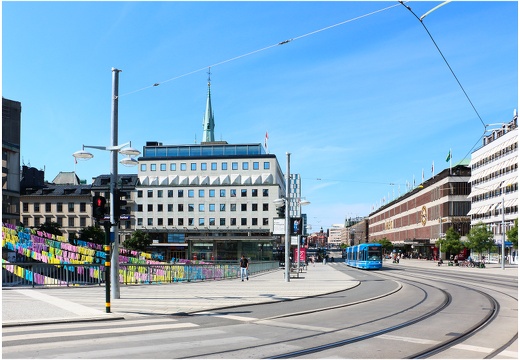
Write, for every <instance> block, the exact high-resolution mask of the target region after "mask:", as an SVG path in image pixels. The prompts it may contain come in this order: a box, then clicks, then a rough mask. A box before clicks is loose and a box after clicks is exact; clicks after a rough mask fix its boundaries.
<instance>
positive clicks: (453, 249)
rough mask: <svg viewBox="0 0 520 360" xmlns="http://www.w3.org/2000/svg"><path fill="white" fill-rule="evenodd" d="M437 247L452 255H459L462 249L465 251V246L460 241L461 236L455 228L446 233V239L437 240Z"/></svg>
mask: <svg viewBox="0 0 520 360" xmlns="http://www.w3.org/2000/svg"><path fill="white" fill-rule="evenodd" d="M435 245H436V246H437V247H438V248H439V249H440V251H441V252H443V253H448V254H450V255H457V254H458V253H460V251H461V250H462V249H464V244H463V243H462V241H461V240H460V234H459V233H458V232H456V231H455V229H454V228H453V227H450V228H449V229H448V231H446V237H445V238H444V239H439V240H437V243H436V244H435Z"/></svg>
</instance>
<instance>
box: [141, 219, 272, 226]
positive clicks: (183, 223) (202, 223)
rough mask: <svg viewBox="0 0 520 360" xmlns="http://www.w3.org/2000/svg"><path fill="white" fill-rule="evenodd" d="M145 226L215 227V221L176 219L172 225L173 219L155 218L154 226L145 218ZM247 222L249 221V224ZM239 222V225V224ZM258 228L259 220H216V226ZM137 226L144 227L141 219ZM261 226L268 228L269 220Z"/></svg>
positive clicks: (264, 221)
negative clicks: (175, 222)
mask: <svg viewBox="0 0 520 360" xmlns="http://www.w3.org/2000/svg"><path fill="white" fill-rule="evenodd" d="M146 220H147V222H146V226H165V225H167V226H216V225H217V219H216V218H209V219H206V218H198V219H197V220H198V222H197V223H195V218H187V219H185V218H178V219H177V224H174V219H173V218H168V219H167V222H166V221H164V219H163V218H157V219H156V220H157V223H156V224H154V218H147V219H146ZM248 220H251V222H250V223H249V222H248ZM239 222H240V223H239ZM228 224H229V226H249V225H250V226H258V225H259V219H258V218H251V219H248V218H240V219H237V218H229V219H226V218H219V219H218V226H228ZM137 226H144V220H143V218H139V217H138V218H137ZM262 226H269V218H262Z"/></svg>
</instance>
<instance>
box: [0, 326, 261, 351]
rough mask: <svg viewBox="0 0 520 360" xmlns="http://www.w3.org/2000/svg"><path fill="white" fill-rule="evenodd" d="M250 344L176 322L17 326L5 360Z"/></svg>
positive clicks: (5, 342) (6, 340)
mask: <svg viewBox="0 0 520 360" xmlns="http://www.w3.org/2000/svg"><path fill="white" fill-rule="evenodd" d="M245 340H251V339H247V337H243V338H241V339H232V338H229V336H228V334H226V333H225V332H224V331H223V330H221V329H219V328H216V327H214V328H207V329H204V328H202V327H201V326H200V325H197V324H195V323H192V322H189V321H188V322H182V321H179V320H176V319H173V318H171V317H150V318H136V319H131V320H113V321H95V322H78V323H60V324H52V325H32V326H16V327H7V328H3V329H2V358H4V359H16V358H23V359H25V358H61V359H64V358H78V357H82V358H92V359H94V358H112V357H113V358H132V357H135V358H150V354H152V353H154V352H157V351H158V350H159V349H160V351H161V352H167V351H173V350H179V349H180V348H182V347H185V348H186V349H189V348H193V347H194V346H202V345H203V344H205V345H204V346H208V345H209V346H212V344H213V343H214V342H215V341H218V342H219V343H222V344H224V343H233V342H235V341H245ZM170 358H171V356H170Z"/></svg>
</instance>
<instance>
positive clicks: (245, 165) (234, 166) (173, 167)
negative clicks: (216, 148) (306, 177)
mask: <svg viewBox="0 0 520 360" xmlns="http://www.w3.org/2000/svg"><path fill="white" fill-rule="evenodd" d="M147 165H150V171H157V164H145V163H142V164H141V171H143V172H144V171H147V170H146V169H147ZM197 165H199V166H197ZM238 167H239V163H238V162H237V161H234V162H232V163H231V170H238ZM167 168H168V166H167V164H166V163H162V164H159V171H177V163H170V170H167ZM270 168H271V163H270V162H269V161H265V162H264V170H269V169H270ZM179 169H180V171H187V170H188V163H180V164H179ZM208 169H209V170H212V171H217V170H218V163H216V162H211V163H210V164H209V168H208V163H205V162H202V163H195V162H192V163H190V170H191V171H197V170H201V171H206V170H208ZM220 170H224V171H226V170H229V168H228V163H227V162H225V161H224V162H221V163H220ZM242 170H249V161H243V162H242ZM253 170H260V163H259V162H258V161H253Z"/></svg>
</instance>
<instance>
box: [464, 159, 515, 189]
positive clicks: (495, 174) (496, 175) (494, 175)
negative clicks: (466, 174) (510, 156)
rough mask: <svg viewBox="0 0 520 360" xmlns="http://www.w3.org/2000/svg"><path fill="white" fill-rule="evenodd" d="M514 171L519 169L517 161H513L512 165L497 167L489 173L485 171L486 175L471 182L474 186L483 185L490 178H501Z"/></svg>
mask: <svg viewBox="0 0 520 360" xmlns="http://www.w3.org/2000/svg"><path fill="white" fill-rule="evenodd" d="M513 171H518V163H517V162H516V161H515V162H512V163H511V165H509V166H506V167H504V168H500V169H497V170H495V171H493V172H491V173H489V174H488V173H485V175H482V177H480V178H478V179H475V180H473V181H472V182H471V185H472V186H476V185H481V184H483V183H485V182H487V181H490V180H493V179H496V178H500V177H502V176H504V175H508V174H509V173H511V172H513Z"/></svg>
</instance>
